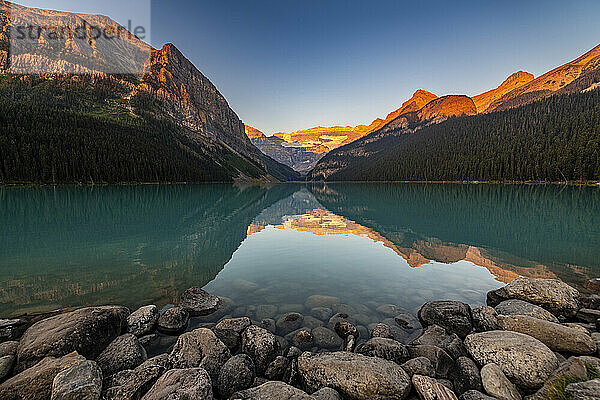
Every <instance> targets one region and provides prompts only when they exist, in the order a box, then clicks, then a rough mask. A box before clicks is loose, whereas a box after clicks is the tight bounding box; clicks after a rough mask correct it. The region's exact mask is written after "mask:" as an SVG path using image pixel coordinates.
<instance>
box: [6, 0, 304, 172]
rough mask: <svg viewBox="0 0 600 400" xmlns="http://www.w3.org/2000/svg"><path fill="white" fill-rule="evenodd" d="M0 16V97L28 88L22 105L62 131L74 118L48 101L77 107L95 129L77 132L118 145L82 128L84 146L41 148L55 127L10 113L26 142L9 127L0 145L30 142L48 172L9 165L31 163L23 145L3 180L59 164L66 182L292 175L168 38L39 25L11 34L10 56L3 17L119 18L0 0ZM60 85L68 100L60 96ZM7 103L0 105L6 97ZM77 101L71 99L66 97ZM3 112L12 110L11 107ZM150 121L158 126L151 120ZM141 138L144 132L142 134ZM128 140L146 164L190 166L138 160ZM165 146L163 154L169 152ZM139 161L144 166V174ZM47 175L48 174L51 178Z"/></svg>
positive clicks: (43, 21)
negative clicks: (37, 31)
mask: <svg viewBox="0 0 600 400" xmlns="http://www.w3.org/2000/svg"><path fill="white" fill-rule="evenodd" d="M0 22H2V28H1V29H0V61H1V62H2V63H1V64H0V78H1V79H0V92H2V97H3V98H4V99H5V100H6V101H7V102H9V103H12V104H14V105H15V106H16V108H17V109H18V107H19V106H20V105H21V104H23V103H25V102H26V101H29V100H31V97H32V96H35V97H36V98H37V99H38V101H36V102H33V103H29V105H30V106H28V107H26V108H25V110H26V111H27V112H29V113H30V116H31V117H32V118H35V116H36V115H38V116H44V121H45V123H46V124H48V125H49V126H54V127H55V128H56V129H63V130H66V131H63V132H62V133H63V134H64V135H65V136H69V135H70V132H69V130H72V129H73V127H72V126H71V125H68V124H65V123H64V121H52V120H51V117H50V116H47V113H46V110H54V111H56V112H57V116H58V115H59V114H60V115H62V114H63V113H65V115H67V114H68V115H71V114H72V113H73V112H76V113H77V114H78V115H79V116H81V119H82V120H84V119H85V120H86V124H87V125H88V129H89V130H92V131H93V130H96V131H97V132H85V134H86V135H90V136H94V135H98V136H103V135H106V138H107V140H108V141H110V140H113V139H114V140H115V143H110V147H113V148H114V149H117V150H108V148H107V146H103V147H100V146H99V145H98V144H97V143H94V140H93V137H90V138H85V137H82V136H79V137H77V141H76V142H77V143H78V144H79V145H81V146H83V145H85V146H87V147H86V148H84V149H76V148H69V149H66V148H56V149H53V148H48V147H47V146H46V145H44V141H47V142H51V143H54V144H56V143H58V142H57V141H52V140H50V139H49V138H48V137H47V135H51V134H54V133H53V132H49V131H46V130H42V131H38V132H31V131H29V130H30V129H33V128H34V127H32V126H29V125H28V124H27V120H21V119H16V120H15V123H16V122H17V121H21V122H23V124H21V125H19V126H14V129H16V130H18V131H20V132H21V133H23V135H24V136H23V137H26V138H28V139H30V140H32V141H34V142H32V143H18V145H17V144H15V143H14V142H11V141H9V140H8V139H9V138H10V137H11V136H10V135H11V134H10V132H7V131H3V133H2V135H3V137H2V138H3V139H4V141H5V142H8V143H10V144H11V145H12V146H13V147H12V148H7V149H5V150H6V151H7V152H9V153H11V152H12V153H15V152H16V153H17V154H19V152H21V153H22V152H24V151H28V152H29V153H28V154H26V157H31V158H32V160H30V162H35V163H37V164H39V165H38V168H37V169H40V170H43V171H54V172H51V173H49V174H46V173H40V174H37V173H36V174H35V176H29V175H28V174H23V173H19V174H16V175H14V174H13V172H14V171H18V170H19V169H20V168H25V169H29V168H26V167H27V166H26V165H21V164H23V163H24V160H25V158H26V157H24V156H25V155H23V156H21V157H15V161H14V164H11V165H9V166H8V167H6V168H5V169H6V171H4V172H3V173H2V180H3V181H5V182H6V181H8V182H11V181H23V180H24V181H36V182H43V181H44V180H45V179H49V176H56V175H57V174H56V171H63V173H62V174H60V175H61V181H66V182H70V181H76V182H89V181H94V182H98V181H99V182H103V181H105V180H106V179H109V178H107V177H108V176H110V177H111V178H110V181H111V182H112V181H114V180H119V179H121V178H122V179H125V180H127V181H140V180H150V181H155V180H159V181H188V180H194V181H195V180H199V181H206V180H209V181H210V180H219V181H221V180H226V181H230V180H267V181H275V180H282V179H287V178H288V177H296V176H297V174H296V173H295V172H293V171H292V170H291V169H290V168H288V167H285V166H282V165H279V164H278V163H277V162H275V161H274V160H271V159H269V158H268V157H266V156H265V155H264V154H262V153H261V152H260V151H259V150H258V149H257V148H256V147H255V146H254V145H253V144H252V143H251V141H250V139H249V138H248V137H247V136H246V134H245V126H244V124H243V123H242V121H241V120H240V119H239V117H238V116H237V115H236V113H235V112H234V111H233V110H232V109H231V108H230V107H229V105H228V103H227V101H226V99H225V98H224V97H223V95H222V94H221V93H220V92H219V91H218V90H217V88H216V87H215V86H214V85H213V84H212V83H211V82H210V80H209V79H208V78H206V77H205V76H204V75H203V74H202V73H201V72H200V71H198V69H196V67H195V66H194V65H193V64H192V63H191V62H190V61H189V60H188V59H187V58H186V57H185V56H184V55H183V54H182V53H181V52H180V51H179V50H178V49H177V48H176V47H175V46H174V45H172V44H166V45H165V46H164V47H163V48H162V49H160V50H157V49H154V48H152V47H150V46H149V45H147V44H146V43H144V42H143V41H141V40H140V39H138V38H137V37H135V36H134V35H131V34H129V33H128V32H127V34H123V35H120V36H119V37H114V38H112V40H102V38H100V39H98V40H95V39H93V38H89V40H83V41H82V40H75V39H73V37H69V36H68V35H67V36H65V37H61V38H57V39H52V40H50V39H49V36H48V37H46V36H44V34H42V35H41V36H40V37H39V38H37V39H36V40H34V43H31V42H25V43H21V42H19V41H18V40H17V41H13V42H12V43H11V44H12V47H11V49H10V50H11V56H10V57H8V47H9V46H8V40H9V39H8V31H9V29H10V26H11V25H12V26H14V27H18V26H27V25H30V26H50V27H52V26H54V27H57V26H58V27H63V26H67V27H71V26H80V25H82V24H87V25H90V26H102V27H119V26H120V25H118V24H117V23H116V22H115V21H113V20H111V19H110V18H108V17H105V16H97V15H85V14H74V13H67V12H61V11H48V10H39V9H34V8H27V7H22V6H18V5H15V4H13V3H9V2H7V1H4V0H0ZM121 28H122V27H121ZM122 29H123V30H124V28H122ZM125 32H126V31H125ZM48 35H49V34H48ZM132 67H135V70H136V71H138V70H139V73H137V74H130V73H127V72H128V71H127V68H132ZM112 71H116V72H122V71H123V72H124V73H113V72H112ZM9 72H10V73H12V74H9ZM30 72H38V73H37V74H36V75H35V76H33V75H27V74H28V73H30ZM49 72H51V73H49ZM19 73H21V74H19ZM74 73H77V74H80V73H83V75H73V74H74ZM65 95H66V96H67V99H68V103H65V98H61V96H65ZM9 103H5V104H3V105H5V106H9V105H10V104H9ZM75 104H76V105H77V107H74V105H75ZM36 107H37V108H36ZM13 109H14V108H11V107H7V108H5V109H3V112H12V110H13ZM136 109H137V112H136ZM117 116H118V117H117ZM5 117H6V118H7V119H9V120H10V119H11V117H12V116H11V115H5ZM99 117H100V119H99ZM64 118H67V117H66V116H64ZM133 125H135V126H136V129H135V130H131V129H130V128H131V126H133ZM167 125H168V126H167ZM157 126H160V128H158V129H157ZM105 129H109V132H110V131H119V132H121V131H122V132H123V135H114V138H113V139H111V138H110V135H109V134H108V133H109V132H105V131H103V130H105ZM98 130H99V131H100V132H98ZM149 131H151V132H152V133H151V134H149V137H147V138H144V137H140V136H136V135H142V134H148V133H147V132H149ZM41 135H46V137H44V136H41ZM145 139H147V140H148V142H145V143H144V140H145ZM151 139H153V140H154V141H152V140H151ZM119 140H125V141H126V142H125V143H123V142H119ZM131 142H136V143H138V145H139V146H142V147H141V148H143V149H144V151H145V152H146V153H145V154H147V155H149V154H154V155H152V156H151V157H150V156H149V160H148V162H149V163H150V164H151V163H152V158H154V159H155V161H156V163H157V164H165V165H166V164H169V163H171V164H181V165H186V168H184V169H185V170H187V171H188V172H189V173H188V174H187V175H185V176H178V173H177V169H171V168H166V167H159V166H158V165H156V166H153V165H144V166H143V168H141V166H139V167H138V166H136V161H135V154H134V153H135V149H131V151H129V152H126V151H124V149H129V147H130V146H129V143H131ZM167 142H168V144H166V143H167ZM63 146H67V144H66V143H64V144H63ZM69 146H71V145H69ZM164 146H167V147H168V150H167V149H166V148H165V147H164ZM71 147H72V146H71ZM111 151H112V152H114V151H117V152H118V154H112V153H111ZM86 152H91V153H94V154H96V155H97V157H93V156H90V157H87V156H86V154H85V153H86ZM44 153H51V154H56V155H57V156H56V157H55V158H53V159H48V158H45V157H44V156H43V154H44ZM63 153H66V154H71V155H73V156H74V157H75V159H74V160H73V161H72V163H73V164H76V165H77V168H70V170H69V171H66V170H67V168H65V166H64V165H60V164H57V163H58V162H59V161H58V160H59V159H61V157H59V155H60V154H63ZM155 153H156V154H155ZM167 154H168V155H169V157H171V158H167ZM108 158H114V159H119V160H120V165H123V166H124V165H127V166H128V169H127V170H125V169H123V170H122V171H121V172H119V171H111V172H110V173H109V172H108V171H105V169H106V168H107V167H108V165H107V164H105V163H104V162H105V160H107V159H108ZM62 162H65V161H62ZM136 170H138V171H140V175H139V176H136V173H135V172H134V171H136ZM142 170H144V171H145V172H144V173H143V174H142V173H141V171H142ZM204 170H205V171H204ZM84 171H85V172H84ZM91 171H94V172H93V173H92V172H91ZM190 171H193V172H190ZM50 182H54V180H52V178H50Z"/></svg>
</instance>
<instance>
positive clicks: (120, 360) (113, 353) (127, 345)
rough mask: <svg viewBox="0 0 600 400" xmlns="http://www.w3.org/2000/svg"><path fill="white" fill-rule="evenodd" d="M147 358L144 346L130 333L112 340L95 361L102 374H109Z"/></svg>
mask: <svg viewBox="0 0 600 400" xmlns="http://www.w3.org/2000/svg"><path fill="white" fill-rule="evenodd" d="M147 358H148V356H147V354H146V350H145V349H144V346H142V344H141V343H140V341H139V340H138V338H137V337H135V336H134V335H132V334H131V333H126V334H125V335H122V336H119V337H118V338H116V339H115V340H113V341H112V342H111V343H110V344H109V345H108V347H106V349H104V351H103V352H102V353H100V355H99V356H98V358H96V362H97V363H98V366H99V367H100V369H101V370H102V373H103V375H104V376H110V375H112V374H114V373H116V372H119V371H122V370H125V369H134V368H135V367H137V366H138V365H140V364H141V363H143V362H144V361H146V359H147Z"/></svg>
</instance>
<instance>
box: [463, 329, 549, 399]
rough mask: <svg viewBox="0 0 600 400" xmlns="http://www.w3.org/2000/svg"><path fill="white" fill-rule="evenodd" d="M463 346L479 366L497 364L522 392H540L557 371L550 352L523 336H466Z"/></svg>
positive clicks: (502, 333)
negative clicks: (526, 390)
mask: <svg viewBox="0 0 600 400" xmlns="http://www.w3.org/2000/svg"><path fill="white" fill-rule="evenodd" d="M465 346H466V348H467V350H468V352H469V354H470V355H471V357H472V358H473V359H474V360H475V361H477V362H478V363H479V365H485V364H490V363H495V364H497V365H498V366H499V367H500V369H501V370H502V372H503V373H504V374H505V375H506V376H507V377H508V378H509V379H510V380H511V381H512V382H513V383H515V384H517V385H518V386H520V387H522V388H523V389H528V390H535V389H539V388H540V387H541V386H542V385H543V384H544V382H545V381H546V379H548V377H549V376H550V375H551V374H552V372H554V370H555V369H556V368H557V367H558V360H557V359H556V356H555V355H554V353H553V352H552V350H550V349H549V348H548V347H547V346H546V345H545V344H543V343H542V342H540V341H539V340H537V339H535V338H532V337H531V336H528V335H524V334H522V333H517V332H509V331H489V332H482V333H474V334H471V335H469V336H467V338H466V339H465Z"/></svg>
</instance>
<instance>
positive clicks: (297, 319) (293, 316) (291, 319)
mask: <svg viewBox="0 0 600 400" xmlns="http://www.w3.org/2000/svg"><path fill="white" fill-rule="evenodd" d="M302 322H304V316H303V315H302V314H300V313H296V312H292V313H287V314H284V315H282V316H281V317H280V318H279V319H278V320H277V323H276V325H277V330H278V332H279V333H280V334H281V335H287V334H288V333H290V332H293V331H295V330H296V329H298V328H300V327H301V326H302Z"/></svg>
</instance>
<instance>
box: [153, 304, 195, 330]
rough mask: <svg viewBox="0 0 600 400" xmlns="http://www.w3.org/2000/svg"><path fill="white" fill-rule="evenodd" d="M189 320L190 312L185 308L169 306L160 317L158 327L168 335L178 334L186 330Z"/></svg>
mask: <svg viewBox="0 0 600 400" xmlns="http://www.w3.org/2000/svg"><path fill="white" fill-rule="evenodd" d="M189 320H190V314H189V313H188V312H187V311H186V310H184V309H183V308H181V307H173V308H169V309H168V310H166V311H165V312H164V313H162V315H161V316H160V317H159V318H158V325H157V329H158V331H159V332H161V333H166V334H167V335H171V334H176V333H179V332H182V331H183V330H185V328H186V327H187V325H188V322H189Z"/></svg>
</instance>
